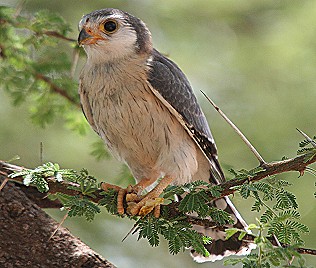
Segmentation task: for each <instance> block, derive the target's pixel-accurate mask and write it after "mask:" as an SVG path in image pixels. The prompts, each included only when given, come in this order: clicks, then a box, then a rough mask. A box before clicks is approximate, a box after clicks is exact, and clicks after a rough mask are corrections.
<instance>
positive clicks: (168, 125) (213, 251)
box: [78, 8, 252, 262]
mask: <svg viewBox="0 0 316 268" xmlns="http://www.w3.org/2000/svg"><path fill="white" fill-rule="evenodd" d="M79 32H80V33H79V37H78V44H79V45H80V46H82V47H83V48H84V50H85V53H86V56H87V59H86V63H85V65H84V67H83V69H82V71H81V74H80V77H79V96H80V102H81V106H82V110H83V113H84V115H85V117H86V119H87V121H88V122H89V124H90V125H91V127H92V129H93V130H94V131H95V132H96V133H97V134H98V135H99V136H100V137H101V138H102V139H103V140H104V142H105V143H106V145H107V147H108V148H109V150H110V151H111V153H112V154H113V155H114V156H115V157H117V158H118V159H119V160H121V161H122V162H124V163H125V164H126V165H127V166H128V167H129V169H130V171H131V173H132V174H133V176H134V178H135V180H136V185H134V186H129V187H127V188H126V189H123V188H121V187H117V186H112V185H110V184H107V183H105V184H102V188H103V189H104V190H107V189H109V188H114V189H116V190H118V191H119V194H118V212H119V214H124V213H128V214H131V215H138V216H144V215H146V214H148V213H150V212H151V211H152V210H154V211H155V210H157V211H158V213H156V216H159V209H157V208H159V206H160V204H161V203H162V198H160V197H159V196H160V195H161V193H162V192H163V190H164V189H165V188H166V187H167V186H168V185H182V184H184V183H188V182H193V181H199V180H202V181H207V182H210V183H212V184H220V183H222V182H224V181H225V176H224V173H223V171H222V168H221V166H220V163H219V160H218V153H217V148H216V144H215V141H214V138H213V136H212V134H211V131H210V128H209V125H208V122H207V120H206V117H205V115H204V113H203V111H202V109H201V107H200V105H199V104H198V101H197V98H196V96H195V94H194V93H193V90H192V87H191V85H190V83H189V81H188V79H187V78H186V76H185V75H184V73H183V72H182V71H181V69H180V68H179V67H178V66H177V65H176V64H175V63H174V62H173V61H172V60H170V59H169V58H168V57H166V56H164V55H163V54H162V53H160V52H159V51H158V50H156V49H155V48H154V47H153V43H152V37H151V32H150V31H149V29H148V27H147V26H146V24H145V23H144V22H143V21H142V20H141V19H139V18H137V17H135V16H133V15H131V14H129V13H127V12H124V11H122V10H119V9H115V8H105V9H101V10H96V11H93V12H91V13H89V14H87V15H85V16H83V17H82V19H81V20H80V22H79ZM150 188H151V190H149V192H148V193H146V194H142V193H143V191H144V190H145V189H150ZM124 198H125V199H126V200H124ZM124 201H127V203H128V207H127V209H126V211H125V209H124V205H123V203H124ZM213 205H214V206H216V207H218V208H221V209H223V210H225V211H226V212H228V213H229V214H230V215H231V217H232V218H233V219H234V224H233V225H231V227H236V228H239V229H246V228H247V224H246V222H245V221H244V220H243V218H242V217H241V215H240V214H239V212H238V211H237V209H236V208H235V207H234V205H233V204H232V202H231V201H230V199H229V198H228V197H224V198H221V199H218V200H216V201H215V202H214V204H213ZM194 228H195V229H196V230H197V231H198V232H200V233H202V234H204V235H207V236H211V237H212V238H213V239H212V243H211V244H209V245H205V246H206V248H207V249H208V251H209V252H210V255H209V256H208V257H205V256H202V255H200V254H198V253H197V252H195V251H194V249H191V255H192V257H193V259H194V260H195V261H197V262H205V261H214V260H219V259H222V258H223V257H224V256H228V255H232V254H237V255H244V254H249V253H250V251H251V249H252V247H251V246H250V245H249V244H245V243H244V242H243V241H239V240H238V239H237V238H236V237H232V238H230V239H228V240H225V233H224V232H222V231H219V230H213V229H212V228H206V227H203V226H202V227H201V226H194Z"/></svg>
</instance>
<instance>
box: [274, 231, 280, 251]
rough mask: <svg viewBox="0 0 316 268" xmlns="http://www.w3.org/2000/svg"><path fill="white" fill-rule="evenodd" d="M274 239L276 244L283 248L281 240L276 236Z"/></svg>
mask: <svg viewBox="0 0 316 268" xmlns="http://www.w3.org/2000/svg"><path fill="white" fill-rule="evenodd" d="M273 238H274V240H275V242H276V244H277V245H278V247H280V248H282V245H281V243H280V241H279V239H278V238H277V237H276V235H275V234H273Z"/></svg>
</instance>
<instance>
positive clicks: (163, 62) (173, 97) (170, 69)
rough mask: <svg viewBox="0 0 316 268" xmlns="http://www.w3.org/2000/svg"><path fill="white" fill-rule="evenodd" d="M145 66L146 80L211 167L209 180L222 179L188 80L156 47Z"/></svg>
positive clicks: (207, 127) (213, 144) (210, 137)
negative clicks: (147, 64) (147, 70)
mask: <svg viewBox="0 0 316 268" xmlns="http://www.w3.org/2000/svg"><path fill="white" fill-rule="evenodd" d="M149 65H150V71H149V77H148V82H149V84H150V86H151V88H152V90H153V93H154V94H155V95H156V97H158V98H159V99H160V100H161V101H162V102H163V103H164V104H165V105H166V106H167V107H168V108H169V110H170V111H171V112H172V113H173V114H174V115H175V116H176V118H177V119H178V120H179V122H180V123H181V124H182V125H183V127H184V128H185V129H186V130H187V132H188V133H189V135H190V136H191V137H192V138H193V140H194V141H195V142H196V144H197V145H198V146H199V148H200V149H201V150H202V151H203V153H204V154H205V156H206V157H207V158H208V159H209V161H210V163H211V165H212V167H213V168H212V169H211V179H212V181H213V182H215V183H220V182H222V181H224V174H223V171H222V169H221V167H220V164H219V162H218V158H217V149H216V145H215V142H214V139H213V136H212V134H211V131H210V128H209V126H208V123H207V120H206V118H205V115H204V113H203V112H202V110H201V107H200V105H199V104H198V102H197V99H196V97H195V95H194V93H193V90H192V88H191V85H190V83H189V81H188V80H187V78H186V77H185V75H184V74H183V72H182V71H181V70H180V68H179V67H178V66H177V65H176V64H175V63H174V62H172V61H171V60H169V59H167V58H166V57H165V56H163V55H162V54H160V53H159V52H158V51H157V50H154V51H153V55H152V59H151V61H150V62H149Z"/></svg>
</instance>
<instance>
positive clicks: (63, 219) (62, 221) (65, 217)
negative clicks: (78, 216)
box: [48, 212, 68, 241]
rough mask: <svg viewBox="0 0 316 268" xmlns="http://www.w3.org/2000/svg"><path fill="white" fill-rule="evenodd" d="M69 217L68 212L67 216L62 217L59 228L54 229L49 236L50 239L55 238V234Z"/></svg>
mask: <svg viewBox="0 0 316 268" xmlns="http://www.w3.org/2000/svg"><path fill="white" fill-rule="evenodd" d="M67 217H68V212H67V213H66V214H65V216H64V217H63V218H62V219H61V222H60V223H59V224H58V226H57V228H56V229H55V230H54V232H53V233H52V234H51V236H50V237H49V238H48V241H49V240H51V239H52V238H53V236H54V235H55V234H56V233H57V231H58V229H59V228H60V226H62V224H63V223H64V222H65V220H66V219H67Z"/></svg>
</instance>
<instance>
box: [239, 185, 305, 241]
mask: <svg viewBox="0 0 316 268" xmlns="http://www.w3.org/2000/svg"><path fill="white" fill-rule="evenodd" d="M289 185H290V183H288V182H287V181H282V180H280V181H276V180H274V179H272V180H267V181H265V182H263V181H260V182H255V183H251V184H243V185H241V186H238V187H237V188H238V190H239V192H240V194H241V196H242V197H243V198H245V199H247V198H249V197H251V198H253V199H254V204H253V206H252V208H251V210H252V211H256V212H260V211H262V210H263V211H264V212H263V214H262V215H261V217H260V222H261V223H263V224H266V225H265V226H266V230H267V233H268V235H270V236H271V235H275V236H276V237H277V238H278V240H279V241H280V242H282V243H285V244H291V243H300V244H303V239H302V238H301V233H307V232H308V231H309V230H308V227H307V226H306V225H304V224H302V223H299V222H298V221H297V220H299V219H300V214H299V212H298V211H297V209H298V204H297V201H296V197H295V195H294V194H293V193H291V192H289V191H287V190H286V189H285V188H284V187H287V186H289ZM268 202H269V203H268ZM271 204H272V205H271Z"/></svg>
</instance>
